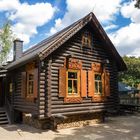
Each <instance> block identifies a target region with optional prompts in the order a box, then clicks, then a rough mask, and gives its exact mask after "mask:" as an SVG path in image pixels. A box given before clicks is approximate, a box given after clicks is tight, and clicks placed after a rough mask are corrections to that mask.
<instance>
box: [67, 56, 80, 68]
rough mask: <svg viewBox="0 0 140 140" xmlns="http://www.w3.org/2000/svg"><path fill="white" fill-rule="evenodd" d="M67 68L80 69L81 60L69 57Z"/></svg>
mask: <svg viewBox="0 0 140 140" xmlns="http://www.w3.org/2000/svg"><path fill="white" fill-rule="evenodd" d="M68 68H69V69H82V61H81V60H77V59H73V58H70V59H69V64H68Z"/></svg>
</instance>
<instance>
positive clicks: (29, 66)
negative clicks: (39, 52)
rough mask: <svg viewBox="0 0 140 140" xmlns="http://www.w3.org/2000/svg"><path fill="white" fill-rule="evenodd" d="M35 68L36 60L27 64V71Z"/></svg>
mask: <svg viewBox="0 0 140 140" xmlns="http://www.w3.org/2000/svg"><path fill="white" fill-rule="evenodd" d="M34 68H35V62H32V63H29V64H27V65H26V71H29V70H32V69H34Z"/></svg>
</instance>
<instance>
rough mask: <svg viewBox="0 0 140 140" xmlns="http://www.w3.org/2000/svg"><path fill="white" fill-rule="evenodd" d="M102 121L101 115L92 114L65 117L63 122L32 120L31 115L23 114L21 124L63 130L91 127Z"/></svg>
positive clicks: (52, 119) (102, 115) (51, 119)
mask: <svg viewBox="0 0 140 140" xmlns="http://www.w3.org/2000/svg"><path fill="white" fill-rule="evenodd" d="M103 121H104V114H103V113H101V112H100V113H92V114H79V115H71V116H67V118H66V119H65V120H63V121H62V120H61V121H60V120H59V121H58V120H57V121H56V119H55V118H50V119H49V118H48V119H44V120H39V119H37V118H33V117H32V116H31V114H25V113H24V114H23V123H24V124H28V125H30V126H33V127H35V128H38V129H52V130H56V129H64V128H71V127H82V126H87V125H93V124H97V123H101V122H103Z"/></svg>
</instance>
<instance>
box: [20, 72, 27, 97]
mask: <svg viewBox="0 0 140 140" xmlns="http://www.w3.org/2000/svg"><path fill="white" fill-rule="evenodd" d="M26 78H27V75H26V72H22V73H21V80H22V81H21V96H22V97H23V98H25V97H26V90H27V79H26Z"/></svg>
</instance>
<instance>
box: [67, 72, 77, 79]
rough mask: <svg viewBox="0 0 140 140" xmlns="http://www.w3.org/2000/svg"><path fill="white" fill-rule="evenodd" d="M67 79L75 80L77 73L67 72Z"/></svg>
mask: <svg viewBox="0 0 140 140" xmlns="http://www.w3.org/2000/svg"><path fill="white" fill-rule="evenodd" d="M68 78H73V79H76V78H77V72H68Z"/></svg>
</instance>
